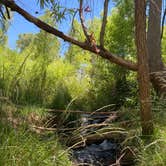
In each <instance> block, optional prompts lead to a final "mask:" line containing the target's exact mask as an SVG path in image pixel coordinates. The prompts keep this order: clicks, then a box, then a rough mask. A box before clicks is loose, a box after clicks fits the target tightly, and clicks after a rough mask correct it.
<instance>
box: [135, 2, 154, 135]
mask: <svg viewBox="0 0 166 166" xmlns="http://www.w3.org/2000/svg"><path fill="white" fill-rule="evenodd" d="M135 26H136V29H135V33H136V39H135V41H136V47H137V59H138V85H139V97H140V107H141V110H140V111H141V123H142V134H143V135H151V134H152V133H153V123H152V111H151V102H150V78H149V66H148V50H147V41H146V0H135Z"/></svg>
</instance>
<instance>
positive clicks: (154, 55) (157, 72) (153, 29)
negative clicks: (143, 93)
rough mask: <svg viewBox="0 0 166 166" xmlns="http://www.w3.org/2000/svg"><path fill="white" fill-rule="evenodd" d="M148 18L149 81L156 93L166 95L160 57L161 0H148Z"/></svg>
mask: <svg viewBox="0 0 166 166" xmlns="http://www.w3.org/2000/svg"><path fill="white" fill-rule="evenodd" d="M149 2H150V4H149V20H148V32H147V42H148V61H149V68H150V76H151V82H152V84H153V87H154V89H155V91H156V92H157V94H158V95H159V96H160V97H162V98H165V97H166V71H164V70H165V69H164V65H163V62H162V57H161V13H162V0H150V1H149Z"/></svg>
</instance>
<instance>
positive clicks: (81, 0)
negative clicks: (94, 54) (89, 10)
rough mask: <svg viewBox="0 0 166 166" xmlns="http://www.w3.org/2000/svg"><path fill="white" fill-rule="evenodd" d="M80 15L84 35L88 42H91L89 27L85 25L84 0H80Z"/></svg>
mask: <svg viewBox="0 0 166 166" xmlns="http://www.w3.org/2000/svg"><path fill="white" fill-rule="evenodd" d="M79 16H80V21H81V26H82V30H83V32H84V35H85V37H86V39H87V41H88V43H90V38H89V35H88V32H87V27H86V26H85V20H84V16H83V0H80V8H79Z"/></svg>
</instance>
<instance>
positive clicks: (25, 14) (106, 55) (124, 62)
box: [0, 0, 137, 71]
mask: <svg viewBox="0 0 166 166" xmlns="http://www.w3.org/2000/svg"><path fill="white" fill-rule="evenodd" d="M0 2H1V4H3V5H5V6H7V7H8V8H10V9H11V10H12V11H16V12H17V13H19V14H20V15H22V16H23V17H24V18H25V19H26V20H28V21H29V22H31V23H33V24H35V25H36V26H37V27H39V28H40V29H42V30H44V31H46V32H48V33H50V34H53V35H55V36H57V37H59V38H61V39H63V40H64V41H67V42H70V43H72V44H74V45H77V46H79V47H80V48H83V49H84V50H88V51H90V52H92V53H95V54H98V55H100V56H101V57H103V58H105V59H108V60H109V61H110V62H112V63H115V64H118V65H120V66H122V67H124V68H127V69H129V70H132V71H137V64H136V63H134V62H131V61H128V60H125V59H123V58H121V57H118V56H115V55H113V54H112V53H110V52H109V51H107V50H105V49H103V48H100V47H98V48H99V52H96V49H95V48H94V47H91V46H90V45H89V44H87V43H86V42H80V41H78V40H76V39H74V38H72V37H70V36H67V35H65V34H64V33H63V32H61V31H59V30H58V29H56V28H54V27H52V26H50V25H48V24H46V23H45V22H43V21H41V20H40V19H38V18H36V17H34V16H32V15H31V14H29V13H28V12H26V11H25V10H24V9H22V8H21V7H19V6H18V5H17V4H16V3H15V2H14V1H13V0H1V1H0Z"/></svg>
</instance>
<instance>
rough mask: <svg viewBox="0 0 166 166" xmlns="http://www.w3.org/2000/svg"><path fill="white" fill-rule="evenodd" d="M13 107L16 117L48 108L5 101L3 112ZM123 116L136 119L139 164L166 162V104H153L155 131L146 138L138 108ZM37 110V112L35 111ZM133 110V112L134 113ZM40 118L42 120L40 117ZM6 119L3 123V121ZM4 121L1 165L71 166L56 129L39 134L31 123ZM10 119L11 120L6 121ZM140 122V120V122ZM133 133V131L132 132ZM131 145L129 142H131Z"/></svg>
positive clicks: (0, 134)
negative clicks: (32, 130) (7, 103)
mask: <svg viewBox="0 0 166 166" xmlns="http://www.w3.org/2000/svg"><path fill="white" fill-rule="evenodd" d="M11 111H13V112H14V118H16V117H28V116H29V115H34V114H35V115H38V116H39V117H40V118H41V119H43V117H45V116H47V114H46V113H45V110H44V109H42V108H37V107H29V106H27V107H23V108H19V109H16V108H15V107H13V106H9V105H1V112H0V116H1V118H2V117H5V116H7V114H8V113H9V114H10V112H11ZM122 111H123V112H125V114H124V115H125V116H123V119H125V120H130V119H132V120H133V119H135V121H136V125H133V126H129V128H128V129H129V132H131V133H132V132H133V131H134V133H135V138H136V139H135V140H133V139H132V143H131V144H130V145H131V146H135V148H136V149H137V152H138V153H137V157H138V158H137V161H138V162H137V166H165V165H166V155H165V154H166V104H165V103H163V102H162V103H160V102H157V104H156V103H155V104H154V106H153V114H154V124H155V133H154V135H153V137H152V138H151V139H149V140H148V143H147V142H144V140H143V139H141V137H140V133H141V132H140V123H139V118H138V119H137V118H136V117H138V116H137V115H138V113H139V112H138V111H137V110H136V111H135V112H134V110H133V111H132V112H131V110H128V109H126V111H125V110H122ZM32 113H33V114H32ZM130 114H131V115H130ZM40 118H39V121H40ZM2 122H3V123H2ZM4 122H5V121H4V120H1V121H0V165H3V166H39V165H40V166H45V165H47V166H71V165H72V163H71V161H70V160H69V154H68V153H67V152H66V151H65V149H66V148H65V147H63V146H62V145H61V144H60V143H59V141H58V137H57V136H56V134H55V133H45V134H36V133H33V132H31V131H30V130H28V128H27V125H22V126H19V127H17V128H16V129H14V128H13V127H11V125H10V124H9V123H4ZM6 122H7V121H6ZM137 122H138V124H137ZM132 135H133V134H132ZM130 145H129V146H130Z"/></svg>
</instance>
